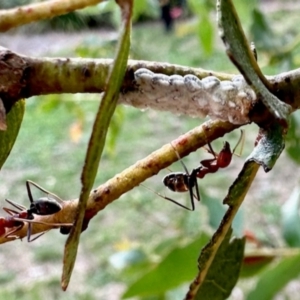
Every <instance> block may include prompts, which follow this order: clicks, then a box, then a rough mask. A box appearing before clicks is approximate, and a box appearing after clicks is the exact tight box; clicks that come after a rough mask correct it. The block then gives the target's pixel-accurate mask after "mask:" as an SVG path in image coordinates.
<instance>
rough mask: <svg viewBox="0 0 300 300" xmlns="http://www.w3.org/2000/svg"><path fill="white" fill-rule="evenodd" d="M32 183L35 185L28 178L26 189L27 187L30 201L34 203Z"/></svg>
mask: <svg viewBox="0 0 300 300" xmlns="http://www.w3.org/2000/svg"><path fill="white" fill-rule="evenodd" d="M30 184H33V185H34V183H33V182H32V181H30V180H27V181H26V189H27V194H28V198H29V201H30V203H33V198H32V194H31V189H30Z"/></svg>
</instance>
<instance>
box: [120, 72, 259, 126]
mask: <svg viewBox="0 0 300 300" xmlns="http://www.w3.org/2000/svg"><path fill="white" fill-rule="evenodd" d="M134 77H135V82H136V87H137V90H136V91H134V92H127V93H126V94H121V95H120V102H121V103H124V104H128V105H131V106H134V107H137V108H140V109H146V108H152V109H155V110H162V111H170V112H172V113H176V114H185V115H189V116H193V117H206V116H210V117H211V118H214V119H221V120H223V121H229V122H231V123H233V124H245V123H248V122H249V117H248V112H249V110H250V108H251V105H252V103H253V101H255V100H256V94H255V92H254V91H253V90H252V89H251V88H250V87H249V86H248V85H247V83H246V82H245V80H244V78H243V76H241V75H237V76H235V77H233V79H232V80H231V81H228V80H224V81H221V80H219V79H218V78H216V77H214V76H208V77H206V78H203V79H202V80H200V79H199V78H197V77H196V76H194V75H186V76H184V77H182V76H179V75H172V76H167V75H164V74H155V73H153V72H151V71H150V70H148V69H145V68H142V69H138V70H137V71H136V72H135V73H134Z"/></svg>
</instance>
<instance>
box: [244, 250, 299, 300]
mask: <svg viewBox="0 0 300 300" xmlns="http://www.w3.org/2000/svg"><path fill="white" fill-rule="evenodd" d="M299 274H300V254H299V255H296V256H294V257H289V258H285V259H282V260H281V261H280V262H279V263H278V264H277V265H276V266H274V267H273V268H268V269H267V270H266V271H264V272H263V273H262V274H261V276H260V278H259V280H258V282H257V285H256V287H255V288H254V289H253V290H252V291H251V292H250V293H249V295H248V297H247V300H257V299H264V300H269V299H270V300H272V299H274V297H275V295H276V294H277V293H278V292H279V291H280V290H281V289H282V288H283V287H284V286H285V285H286V284H287V283H288V282H290V281H291V280H292V279H294V278H296V277H297V276H299Z"/></svg>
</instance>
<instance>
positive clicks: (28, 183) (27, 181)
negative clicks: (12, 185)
mask: <svg viewBox="0 0 300 300" xmlns="http://www.w3.org/2000/svg"><path fill="white" fill-rule="evenodd" d="M30 185H33V186H35V187H36V188H37V189H39V190H40V191H42V192H43V193H45V194H47V195H51V196H52V197H53V198H54V200H57V201H58V202H60V203H61V202H63V200H62V199H61V198H59V197H58V196H57V195H55V194H53V193H51V192H49V191H47V190H46V189H44V188H42V187H41V186H39V185H38V184H37V183H35V182H33V181H31V180H26V187H27V193H28V197H29V200H30V199H31V200H32V201H31V200H30V202H33V197H32V194H31V188H30Z"/></svg>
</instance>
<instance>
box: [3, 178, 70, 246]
mask: <svg viewBox="0 0 300 300" xmlns="http://www.w3.org/2000/svg"><path fill="white" fill-rule="evenodd" d="M30 185H33V186H35V187H36V188H38V189H39V190H41V191H42V192H44V193H46V194H47V195H48V196H52V199H50V198H48V197H41V198H39V199H38V200H33V197H32V193H31V188H30ZM26 188H27V193H28V197H29V201H30V208H29V209H27V208H26V207H24V206H22V205H20V204H17V203H15V202H13V201H11V200H8V199H5V200H6V202H8V203H9V204H11V205H12V206H14V207H15V208H17V209H18V210H20V212H18V211H15V210H13V209H10V208H7V207H4V208H3V210H4V211H5V212H7V213H8V214H9V215H10V216H7V217H5V218H3V217H1V218H0V236H3V235H5V237H6V238H10V237H14V235H13V233H15V232H17V231H19V230H20V229H21V228H22V227H23V226H24V222H27V223H28V230H27V240H28V242H32V241H34V240H36V239H37V238H38V237H40V236H41V235H42V234H44V232H43V233H42V234H40V235H38V236H37V237H35V238H34V239H32V240H31V229H32V225H31V224H32V223H38V224H44V225H49V226H53V227H56V226H72V224H48V223H45V222H40V221H35V220H34V214H36V215H40V216H46V215H52V214H55V213H57V212H59V211H60V210H61V209H62V206H61V204H60V203H59V202H58V201H62V200H61V199H60V198H59V197H58V196H56V195H54V194H52V193H50V192H48V191H47V190H45V189H43V188H42V187H40V186H39V185H38V184H36V183H34V182H32V181H30V180H27V181H26ZM6 228H12V230H10V231H9V232H7V233H6Z"/></svg>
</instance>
